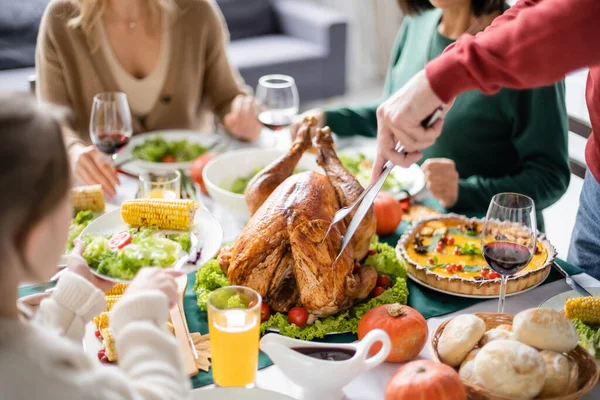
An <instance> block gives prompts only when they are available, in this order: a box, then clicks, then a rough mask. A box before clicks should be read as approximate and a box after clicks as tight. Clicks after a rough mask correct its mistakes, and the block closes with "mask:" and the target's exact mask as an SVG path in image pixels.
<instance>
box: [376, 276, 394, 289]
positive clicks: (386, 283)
mask: <svg viewBox="0 0 600 400" xmlns="http://www.w3.org/2000/svg"><path fill="white" fill-rule="evenodd" d="M377 286H381V287H382V288H384V289H387V288H389V287H390V286H392V280H391V279H390V277H389V276H387V275H379V276H378V277H377Z"/></svg>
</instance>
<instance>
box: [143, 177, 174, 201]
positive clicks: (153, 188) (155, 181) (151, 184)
mask: <svg viewBox="0 0 600 400" xmlns="http://www.w3.org/2000/svg"><path fill="white" fill-rule="evenodd" d="M140 197H143V198H149V199H179V198H181V173H180V172H179V171H177V170H173V171H148V172H145V173H143V174H141V175H140Z"/></svg>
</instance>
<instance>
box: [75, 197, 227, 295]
mask: <svg viewBox="0 0 600 400" xmlns="http://www.w3.org/2000/svg"><path fill="white" fill-rule="evenodd" d="M127 229H129V225H127V224H126V223H125V222H124V221H123V219H122V218H121V210H120V209H115V210H112V211H110V212H108V213H106V214H104V215H102V216H101V217H99V218H97V219H95V220H93V221H92V222H90V224H89V225H88V226H87V227H86V228H85V229H84V230H83V232H81V234H82V235H85V234H87V233H92V234H97V235H98V234H114V233H119V232H123V231H126V230H127ZM192 233H193V234H195V235H196V238H197V239H198V247H199V248H201V249H202V252H201V253H200V258H199V259H198V261H197V262H196V263H195V264H186V265H185V266H184V267H183V268H182V271H183V272H185V273H186V274H187V273H190V272H193V271H195V270H197V269H198V268H199V267H201V266H202V265H204V264H206V263H207V262H208V261H210V260H211V259H212V258H213V257H214V256H215V255H216V254H217V252H218V251H219V248H220V247H221V242H222V241H223V228H222V227H221V224H220V223H219V221H217V219H216V218H215V217H213V216H212V215H211V214H210V213H209V212H208V211H207V210H205V209H204V208H202V207H200V208H199V209H198V211H196V217H195V219H194V225H193V227H192ZM90 271H92V273H94V274H95V275H97V276H99V277H101V278H103V279H106V280H109V281H112V282H123V283H127V282H128V281H123V280H120V279H115V278H112V277H109V276H106V275H102V274H100V273H98V272H97V271H96V270H95V269H93V268H90Z"/></svg>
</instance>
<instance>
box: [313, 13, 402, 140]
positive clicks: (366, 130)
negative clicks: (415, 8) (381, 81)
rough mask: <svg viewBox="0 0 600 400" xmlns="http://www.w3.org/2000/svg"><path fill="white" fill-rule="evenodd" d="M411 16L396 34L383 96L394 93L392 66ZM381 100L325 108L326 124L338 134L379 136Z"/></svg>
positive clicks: (400, 48)
mask: <svg viewBox="0 0 600 400" xmlns="http://www.w3.org/2000/svg"><path fill="white" fill-rule="evenodd" d="M409 21H410V17H406V18H405V20H404V21H403V22H402V26H401V27H400V29H399V30H398V34H397V35H396V41H395V43H394V48H393V49H392V56H391V58H390V65H389V67H388V71H387V75H386V79H385V85H384V87H383V96H384V98H387V97H388V96H390V95H391V94H392V93H394V88H393V83H392V68H393V67H394V65H396V63H397V62H398V59H399V58H400V54H402V48H403V47H404V44H405V42H406V31H407V30H408V24H409ZM379 104H381V101H376V102H373V103H370V104H365V105H362V106H354V107H339V108H331V109H326V110H325V124H326V125H328V126H329V127H330V128H331V130H332V131H333V132H335V134H336V135H340V136H351V135H362V136H370V137H376V136H377V107H379Z"/></svg>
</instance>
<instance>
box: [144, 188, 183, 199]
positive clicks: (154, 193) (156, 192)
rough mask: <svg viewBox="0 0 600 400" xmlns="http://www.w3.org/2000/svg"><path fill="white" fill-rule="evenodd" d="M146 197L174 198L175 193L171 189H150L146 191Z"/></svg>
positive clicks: (175, 197) (175, 196)
mask: <svg viewBox="0 0 600 400" xmlns="http://www.w3.org/2000/svg"><path fill="white" fill-rule="evenodd" d="M146 197H147V198H150V199H170V200H176V199H177V194H176V193H175V192H174V191H172V190H162V189H152V190H151V191H150V192H148V194H147V195H146Z"/></svg>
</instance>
